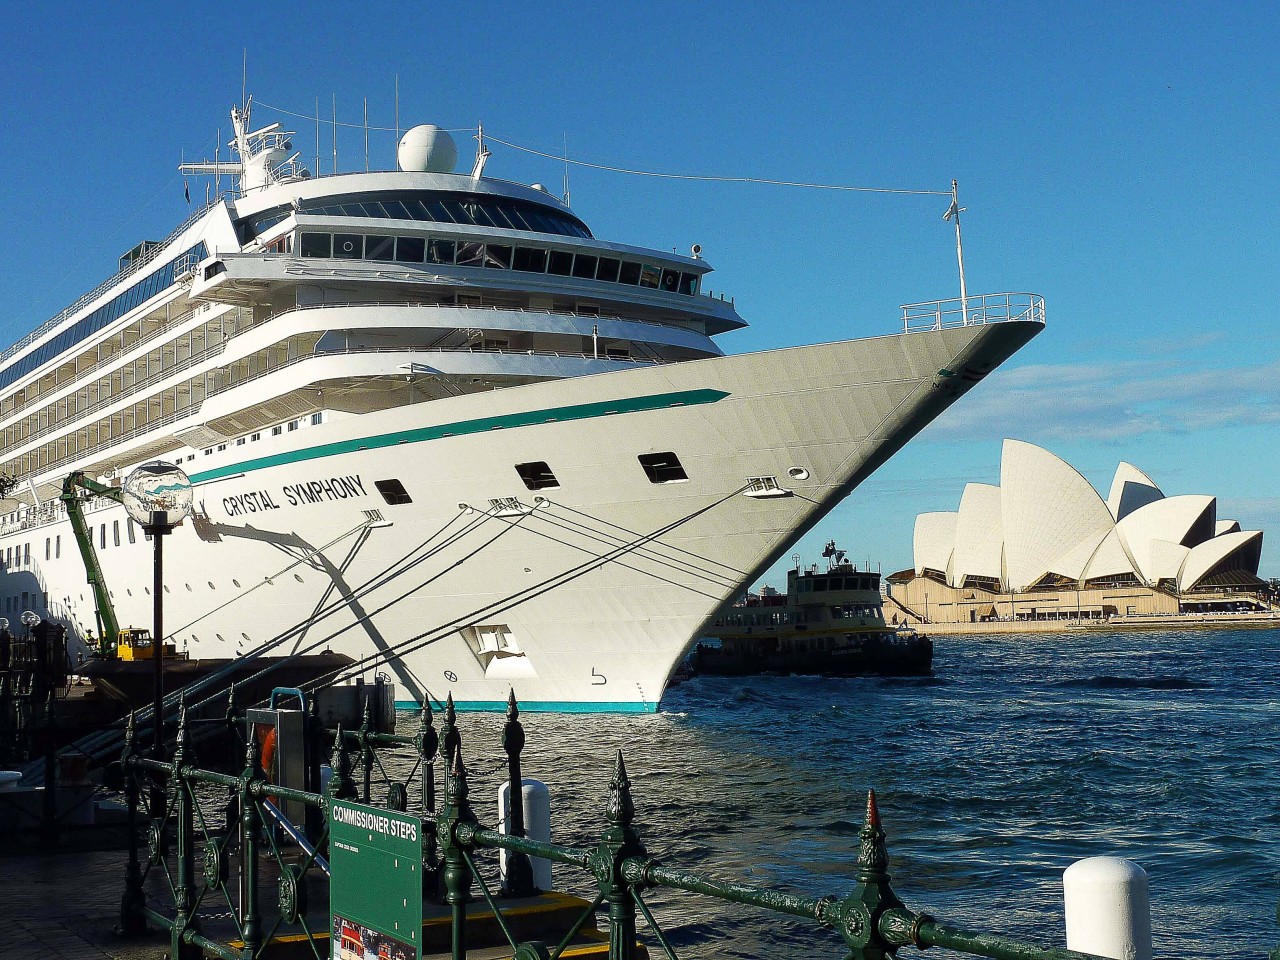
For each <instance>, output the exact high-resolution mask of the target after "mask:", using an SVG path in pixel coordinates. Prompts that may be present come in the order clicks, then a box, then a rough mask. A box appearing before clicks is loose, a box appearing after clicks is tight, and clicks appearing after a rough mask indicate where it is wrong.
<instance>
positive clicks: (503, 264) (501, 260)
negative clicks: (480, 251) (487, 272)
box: [484, 243, 511, 270]
mask: <svg viewBox="0 0 1280 960" xmlns="http://www.w3.org/2000/svg"><path fill="white" fill-rule="evenodd" d="M484 265H485V266H486V267H496V268H497V269H499V270H510V269H511V248H510V247H508V246H506V245H505V244H499V243H490V244H488V245H486V246H485V248H484Z"/></svg>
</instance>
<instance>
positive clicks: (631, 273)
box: [618, 260, 640, 284]
mask: <svg viewBox="0 0 1280 960" xmlns="http://www.w3.org/2000/svg"><path fill="white" fill-rule="evenodd" d="M618 282H619V283H630V284H636V283H639V282H640V264H638V263H632V262H631V261H630V260H623V261H622V270H621V271H620V272H619V273H618Z"/></svg>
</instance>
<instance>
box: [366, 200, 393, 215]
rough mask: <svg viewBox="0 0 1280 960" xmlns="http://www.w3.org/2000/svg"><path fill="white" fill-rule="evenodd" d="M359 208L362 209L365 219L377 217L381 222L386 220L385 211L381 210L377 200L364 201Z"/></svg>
mask: <svg viewBox="0 0 1280 960" xmlns="http://www.w3.org/2000/svg"><path fill="white" fill-rule="evenodd" d="M360 206H361V207H363V208H364V215H365V216H366V217H378V218H380V219H383V220H385V219H386V218H387V211H386V210H384V209H383V208H382V204H380V203H379V202H378V201H377V200H366V201H365V202H364V203H362V204H360Z"/></svg>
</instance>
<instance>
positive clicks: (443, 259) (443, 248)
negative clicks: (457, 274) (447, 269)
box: [427, 240, 454, 263]
mask: <svg viewBox="0 0 1280 960" xmlns="http://www.w3.org/2000/svg"><path fill="white" fill-rule="evenodd" d="M453 254H454V249H453V241H452V240H432V241H431V242H430V243H428V244H427V259H428V260H429V261H430V262H431V263H453Z"/></svg>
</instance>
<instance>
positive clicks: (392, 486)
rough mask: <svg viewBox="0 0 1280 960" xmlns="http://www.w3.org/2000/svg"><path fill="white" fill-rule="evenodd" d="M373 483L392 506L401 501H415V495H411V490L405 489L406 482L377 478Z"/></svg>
mask: <svg viewBox="0 0 1280 960" xmlns="http://www.w3.org/2000/svg"><path fill="white" fill-rule="evenodd" d="M373 485H374V486H375V487H377V488H378V492H379V493H380V494H382V499H383V500H385V501H387V503H389V504H391V505H392V506H396V505H397V504H401V503H413V497H411V496H409V492H408V491H407V490H405V488H404V484H403V483H401V482H400V481H399V480H375V481H374V482H373Z"/></svg>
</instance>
